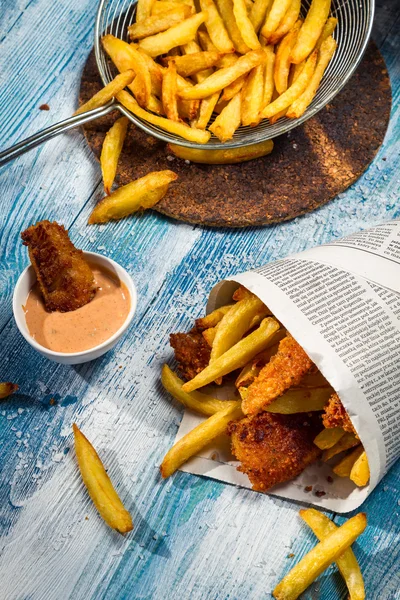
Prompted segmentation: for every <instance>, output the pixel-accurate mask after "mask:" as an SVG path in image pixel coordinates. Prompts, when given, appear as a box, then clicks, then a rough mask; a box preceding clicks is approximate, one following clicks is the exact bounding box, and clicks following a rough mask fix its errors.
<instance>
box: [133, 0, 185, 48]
mask: <svg viewBox="0 0 400 600" xmlns="http://www.w3.org/2000/svg"><path fill="white" fill-rule="evenodd" d="M191 12H192V11H191V9H190V7H189V6H187V5H185V4H177V5H176V8H174V9H172V10H170V11H168V12H167V13H162V14H161V15H154V16H152V17H147V18H146V19H144V20H143V21H138V22H137V23H134V24H133V25H129V27H128V33H129V37H130V38H131V40H141V39H143V38H145V37H148V36H149V35H155V34H156V33H161V32H162V31H166V30H167V29H169V28H170V27H173V26H174V25H177V24H178V23H181V22H182V21H184V20H185V19H187V18H188V17H190V15H191Z"/></svg>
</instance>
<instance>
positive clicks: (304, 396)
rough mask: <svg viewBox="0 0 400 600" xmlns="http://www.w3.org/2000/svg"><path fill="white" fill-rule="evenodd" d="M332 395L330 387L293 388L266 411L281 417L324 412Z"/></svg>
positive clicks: (272, 403) (266, 408)
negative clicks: (318, 411)
mask: <svg viewBox="0 0 400 600" xmlns="http://www.w3.org/2000/svg"><path fill="white" fill-rule="evenodd" d="M331 395H332V388H330V387H322V388H314V389H312V388H310V389H306V388H291V389H289V390H288V391H287V392H285V393H284V394H282V396H279V398H277V399H276V400H274V401H273V402H271V404H269V405H268V406H267V407H265V410H266V411H267V412H272V413H279V414H281V415H291V414H293V413H301V412H312V411H316V410H323V408H324V406H325V404H326V403H327V402H328V400H329V398H330V396H331Z"/></svg>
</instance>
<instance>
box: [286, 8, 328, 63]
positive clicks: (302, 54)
mask: <svg viewBox="0 0 400 600" xmlns="http://www.w3.org/2000/svg"><path fill="white" fill-rule="evenodd" d="M330 7H331V0H312V2H311V6H310V9H309V11H308V13H307V16H306V19H305V21H304V23H303V25H302V27H301V29H300V31H299V35H298V37H297V41H296V44H295V46H294V48H293V50H292V56H291V60H292V62H293V63H294V64H295V65H297V64H298V63H301V61H303V60H304V59H305V58H307V56H308V55H309V54H311V52H312V51H313V50H314V48H315V44H316V43H317V41H318V38H319V36H320V35H321V33H322V30H323V28H324V25H325V22H326V20H327V18H328V15H329V10H330Z"/></svg>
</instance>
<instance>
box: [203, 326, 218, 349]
mask: <svg viewBox="0 0 400 600" xmlns="http://www.w3.org/2000/svg"><path fill="white" fill-rule="evenodd" d="M217 327H218V325H216V326H215V327H210V328H209V329H205V330H204V331H203V333H202V336H203V338H204V339H205V340H206V342H207V344H208V345H209V346H210V348H212V345H213V343H214V340H215V336H216V334H217Z"/></svg>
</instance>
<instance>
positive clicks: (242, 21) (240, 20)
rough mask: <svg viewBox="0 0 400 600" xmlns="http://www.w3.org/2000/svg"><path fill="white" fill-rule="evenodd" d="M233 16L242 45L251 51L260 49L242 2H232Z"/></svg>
mask: <svg viewBox="0 0 400 600" xmlns="http://www.w3.org/2000/svg"><path fill="white" fill-rule="evenodd" d="M233 14H234V15H235V19H236V24H237V26H238V28H239V31H240V34H241V36H242V38H243V41H244V43H245V44H246V45H247V46H248V47H249V48H251V49H252V50H257V49H258V48H260V46H261V44H260V42H259V40H258V37H257V33H256V32H255V30H254V26H253V24H252V22H251V20H250V18H249V16H248V14H247V8H246V4H245V1H244V0H233Z"/></svg>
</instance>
